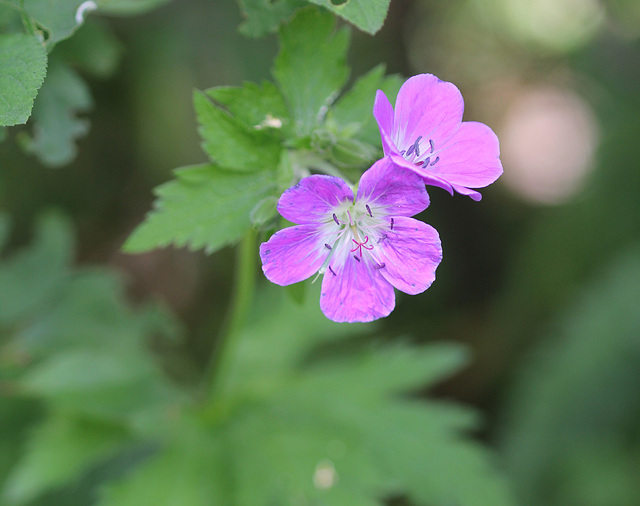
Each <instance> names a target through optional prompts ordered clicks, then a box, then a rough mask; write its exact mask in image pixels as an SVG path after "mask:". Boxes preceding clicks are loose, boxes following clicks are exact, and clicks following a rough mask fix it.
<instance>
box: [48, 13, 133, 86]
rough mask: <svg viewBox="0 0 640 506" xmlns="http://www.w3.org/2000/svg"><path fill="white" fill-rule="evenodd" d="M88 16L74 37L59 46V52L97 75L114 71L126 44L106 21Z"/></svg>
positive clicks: (76, 64)
mask: <svg viewBox="0 0 640 506" xmlns="http://www.w3.org/2000/svg"><path fill="white" fill-rule="evenodd" d="M100 21H101V20H98V19H91V18H90V19H88V20H87V21H86V22H85V23H84V24H83V25H82V28H80V29H79V30H78V31H77V32H76V33H75V35H74V36H73V37H71V38H69V39H67V40H65V41H63V42H61V43H60V44H59V45H58V46H57V47H56V55H57V56H58V57H60V59H62V60H64V61H65V62H67V63H69V64H71V65H74V66H79V67H80V68H81V69H82V70H83V71H85V72H88V73H90V74H92V75H94V76H96V77H102V78H104V77H109V76H110V75H112V74H113V73H114V72H115V71H116V68H117V67H118V64H119V63H120V59H121V57H122V53H123V46H122V44H121V43H120V41H119V40H118V39H117V38H116V36H115V35H114V34H113V32H112V31H111V30H110V29H109V28H108V25H107V24H106V23H102V22H100Z"/></svg>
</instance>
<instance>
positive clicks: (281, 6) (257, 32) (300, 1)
mask: <svg viewBox="0 0 640 506" xmlns="http://www.w3.org/2000/svg"><path fill="white" fill-rule="evenodd" d="M238 1H239V3H240V7H241V9H242V13H243V14H244V16H245V18H246V19H245V21H244V22H243V23H242V24H241V25H240V31H241V32H242V33H243V34H245V35H248V36H249V37H262V36H263V35H266V34H267V33H270V32H275V31H276V30H277V29H278V27H279V26H280V23H282V22H283V21H285V20H286V19H288V18H289V17H290V16H291V15H292V14H293V12H294V11H295V10H296V9H297V8H298V7H302V6H303V5H305V2H306V0H238Z"/></svg>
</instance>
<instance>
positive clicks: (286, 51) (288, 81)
mask: <svg viewBox="0 0 640 506" xmlns="http://www.w3.org/2000/svg"><path fill="white" fill-rule="evenodd" d="M335 25H336V22H335V19H334V17H333V16H332V15H331V14H329V13H327V12H322V11H319V10H318V9H315V8H310V9H304V10H302V11H300V12H299V13H298V14H296V16H295V17H294V18H293V20H292V21H291V22H290V23H289V24H287V25H285V26H283V27H282V29H281V30H280V53H279V54H278V57H277V58H276V62H275V68H274V70H273V75H274V77H275V79H276V81H277V82H278V84H279V86H280V90H281V91H282V94H283V96H284V98H285V100H286V102H287V104H288V106H289V109H290V111H291V116H292V118H293V120H294V127H295V129H296V132H297V133H298V135H299V136H304V135H308V134H309V133H311V131H312V130H313V128H314V127H315V126H316V125H318V124H319V123H320V121H322V120H323V119H324V116H325V114H326V112H327V107H328V106H329V105H330V104H331V102H332V101H333V100H334V99H335V98H336V96H337V94H338V92H339V91H340V89H341V88H342V86H343V85H344V83H345V82H346V80H347V77H348V75H349V70H348V68H347V65H346V52H347V47H348V44H349V31H348V30H346V29H340V30H338V31H335Z"/></svg>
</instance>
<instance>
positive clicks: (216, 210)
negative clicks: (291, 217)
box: [123, 164, 275, 253]
mask: <svg viewBox="0 0 640 506" xmlns="http://www.w3.org/2000/svg"><path fill="white" fill-rule="evenodd" d="M273 178H274V176H273V175H272V174H270V173H269V172H266V171H264V172H255V173H250V174H241V173H234V172H229V171H225V170H223V169H221V168H219V167H216V166H215V165H212V164H204V165H196V166H192V167H186V168H182V169H178V170H177V171H176V179H175V180H174V181H170V182H168V183H165V184H164V185H162V186H160V187H158V188H157V189H156V194H157V196H158V198H157V200H156V202H155V208H154V210H153V211H151V212H150V213H149V215H148V216H147V218H146V220H145V221H144V222H143V223H142V225H140V226H139V227H138V228H137V229H136V230H135V231H134V233H133V234H132V235H131V237H129V239H128V240H127V242H126V243H125V244H124V246H123V249H124V251H126V252H129V253H137V252H141V251H147V250H150V249H153V248H157V247H164V246H167V245H169V244H175V245H176V246H178V247H181V246H187V245H188V246H189V247H190V248H192V249H198V248H205V249H206V251H207V252H213V251H215V250H217V249H219V248H222V247H223V246H225V245H227V244H230V243H232V242H234V241H236V240H237V239H238V238H240V236H242V234H243V233H244V232H245V231H246V230H247V229H248V228H249V227H250V226H251V222H250V218H249V215H250V213H251V210H252V209H253V208H254V207H255V205H256V204H257V203H258V202H260V201H261V200H262V199H263V198H265V197H266V196H267V195H270V194H271V193H272V192H273V190H274V188H275V183H274V180H273Z"/></svg>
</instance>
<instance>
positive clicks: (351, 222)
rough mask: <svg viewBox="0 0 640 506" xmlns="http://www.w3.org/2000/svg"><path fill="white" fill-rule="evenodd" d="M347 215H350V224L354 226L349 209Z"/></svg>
mask: <svg viewBox="0 0 640 506" xmlns="http://www.w3.org/2000/svg"><path fill="white" fill-rule="evenodd" d="M347 216H348V217H349V226H350V227H352V226H353V220H352V219H351V213H350V212H349V211H347Z"/></svg>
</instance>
